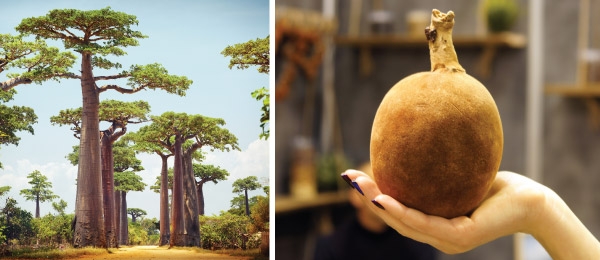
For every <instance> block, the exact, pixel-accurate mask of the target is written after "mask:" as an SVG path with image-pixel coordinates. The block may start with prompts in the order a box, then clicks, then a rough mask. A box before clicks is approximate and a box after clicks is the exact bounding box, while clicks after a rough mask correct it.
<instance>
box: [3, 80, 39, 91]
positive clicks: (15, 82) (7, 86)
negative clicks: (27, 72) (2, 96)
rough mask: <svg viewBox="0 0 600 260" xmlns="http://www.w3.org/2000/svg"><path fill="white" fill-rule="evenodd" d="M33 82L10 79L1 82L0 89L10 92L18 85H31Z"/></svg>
mask: <svg viewBox="0 0 600 260" xmlns="http://www.w3.org/2000/svg"><path fill="white" fill-rule="evenodd" d="M31 82H33V81H32V80H31V79H26V78H21V77H17V78H12V79H8V80H6V81H4V82H0V88H1V89H2V90H3V91H9V90H11V89H12V88H14V87H16V86H18V85H21V84H31Z"/></svg>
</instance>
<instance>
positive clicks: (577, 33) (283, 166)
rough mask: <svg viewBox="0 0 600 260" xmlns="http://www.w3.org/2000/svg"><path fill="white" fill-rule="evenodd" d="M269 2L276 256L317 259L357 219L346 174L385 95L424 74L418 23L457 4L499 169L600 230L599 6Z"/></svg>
mask: <svg viewBox="0 0 600 260" xmlns="http://www.w3.org/2000/svg"><path fill="white" fill-rule="evenodd" d="M275 5H276V11H275V12H276V13H275V19H276V22H275V42H276V69H275V73H276V76H275V77H276V87H275V92H276V99H275V107H276V109H275V118H276V119H275V124H276V125H275V129H276V132H275V149H276V152H275V160H276V161H275V174H276V175H275V180H276V185H275V187H276V189H275V194H276V206H275V211H276V219H275V225H276V226H275V232H276V233H275V236H276V244H275V247H276V251H275V252H276V258H278V259H279V258H280V259H312V258H313V252H314V250H315V247H316V245H317V244H318V241H319V238H320V237H322V236H323V235H326V234H330V233H332V232H334V231H335V230H336V228H337V227H338V225H339V223H342V222H343V221H344V220H345V219H347V218H349V217H351V216H353V215H354V214H355V208H354V207H353V206H352V205H351V203H350V202H349V200H348V196H347V188H348V187H347V184H345V183H344V182H343V181H342V179H341V178H340V177H339V175H340V173H342V172H343V171H344V170H345V169H347V168H349V167H352V168H359V167H363V166H364V164H365V163H367V162H368V161H369V140H370V133H371V124H372V121H373V118H374V116H375V112H376V110H377V108H378V106H379V103H380V102H381V100H382V98H383V96H384V95H385V93H386V92H387V91H388V90H389V89H390V88H391V87H392V86H393V85H394V84H395V83H397V82H398V81H399V80H401V79H402V78H404V77H406V76H408V75H410V74H413V73H416V72H420V71H427V70H429V69H430V61H429V50H428V45H427V42H426V40H425V36H424V33H423V29H424V28H425V27H426V26H427V25H429V21H430V14H431V10H432V9H433V8H436V9H439V10H440V11H442V12H447V11H449V10H452V11H454V13H455V14H456V18H455V27H454V33H453V39H454V45H455V48H456V52H457V54H458V58H459V61H460V63H461V65H462V66H463V67H464V68H465V69H466V71H467V73H468V74H470V75H471V76H473V77H475V78H477V79H478V80H479V81H481V82H482V83H483V84H484V85H485V86H486V87H487V88H488V90H489V92H490V93H491V94H492V96H493V97H494V99H495V101H496V104H497V106H498V109H499V111H500V115H501V118H502V124H503V129H504V140H505V143H504V154H503V159H502V164H501V167H500V168H501V170H509V171H514V172H518V173H522V174H525V175H528V176H530V177H532V178H534V179H536V180H538V181H540V182H542V183H543V184H545V185H547V186H549V187H550V188H552V189H553V190H555V191H556V192H557V193H558V194H559V195H560V196H561V197H562V198H563V199H564V200H565V201H566V202H567V204H568V205H569V206H570V207H571V209H572V210H573V211H574V212H575V214H576V215H577V216H578V217H579V218H580V219H581V220H582V222H583V223H584V224H585V225H586V226H587V227H588V228H589V229H590V230H591V231H592V233H593V234H594V235H596V237H600V191H598V187H599V186H600V103H599V102H600V100H599V99H598V97H600V17H599V16H592V15H591V10H600V1H599V0H582V1H559V0H547V1H539V0H538V1H536V0H530V1H525V0H514V1H513V0H479V1H468V0H450V1H445V0H411V1H404V0H403V1H396V0H302V1H298V0H276V1H275ZM515 241H516V242H515ZM535 250H536V245H535V243H532V242H531V238H528V237H525V238H523V237H520V238H517V239H515V238H514V237H513V236H509V237H504V238H501V239H498V240H496V241H494V242H491V243H489V244H487V245H484V246H481V247H479V248H477V249H475V250H473V251H470V252H468V253H465V254H459V255H453V256H449V255H445V254H443V253H437V258H438V259H483V258H484V257H485V259H545V258H544V257H543V256H535V253H534V251H535ZM542 255H543V254H542Z"/></svg>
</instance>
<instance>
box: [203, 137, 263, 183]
mask: <svg viewBox="0 0 600 260" xmlns="http://www.w3.org/2000/svg"><path fill="white" fill-rule="evenodd" d="M203 163H205V164H213V165H215V166H219V167H221V168H223V169H226V170H227V171H228V172H229V179H230V180H236V179H240V178H245V177H248V176H257V177H258V179H259V180H261V178H268V177H269V142H268V141H265V140H260V139H257V140H254V141H253V142H252V143H250V144H249V145H248V147H247V148H246V149H243V150H242V151H231V152H220V151H215V152H208V154H207V155H206V159H205V160H204V162H203Z"/></svg>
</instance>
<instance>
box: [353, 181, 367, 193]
mask: <svg viewBox="0 0 600 260" xmlns="http://www.w3.org/2000/svg"><path fill="white" fill-rule="evenodd" d="M352 186H354V188H355V189H356V190H357V191H358V192H360V194H361V195H363V196H365V194H364V193H363V191H362V190H361V189H360V186H358V183H357V182H355V181H353V182H352Z"/></svg>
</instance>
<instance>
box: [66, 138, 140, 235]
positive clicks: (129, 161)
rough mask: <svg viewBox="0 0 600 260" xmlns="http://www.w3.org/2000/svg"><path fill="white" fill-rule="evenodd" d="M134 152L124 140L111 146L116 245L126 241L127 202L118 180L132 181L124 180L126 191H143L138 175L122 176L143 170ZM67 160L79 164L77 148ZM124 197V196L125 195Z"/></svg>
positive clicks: (74, 148) (77, 147)
mask: <svg viewBox="0 0 600 260" xmlns="http://www.w3.org/2000/svg"><path fill="white" fill-rule="evenodd" d="M135 155H136V152H135V150H133V148H132V147H130V146H129V142H127V141H126V140H125V139H120V140H118V141H116V142H115V143H114V144H113V157H114V161H113V162H114V173H115V175H114V178H115V181H114V184H115V190H114V198H115V202H114V213H115V214H114V215H115V230H116V231H115V234H116V239H117V245H118V244H126V243H127V241H128V237H127V232H128V231H127V230H128V226H127V213H126V210H127V201H126V199H127V198H126V197H125V198H123V194H124V192H123V191H122V190H120V189H119V188H118V186H120V183H119V180H121V179H124V178H132V180H126V181H125V182H126V184H125V186H126V187H123V188H124V189H125V188H127V191H132V190H136V191H138V190H140V189H141V190H143V189H144V187H145V184H144V183H142V182H141V180H142V179H141V177H139V176H138V175H130V174H123V175H122V173H123V172H139V171H142V170H144V167H142V161H141V160H140V159H138V158H137V157H136V156H135ZM66 157H67V159H69V161H70V162H71V163H72V164H73V165H77V163H78V162H79V146H73V152H71V153H69V154H68V155H67V156H66ZM125 195H126V194H125Z"/></svg>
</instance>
